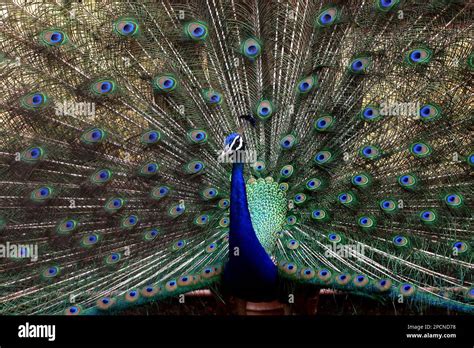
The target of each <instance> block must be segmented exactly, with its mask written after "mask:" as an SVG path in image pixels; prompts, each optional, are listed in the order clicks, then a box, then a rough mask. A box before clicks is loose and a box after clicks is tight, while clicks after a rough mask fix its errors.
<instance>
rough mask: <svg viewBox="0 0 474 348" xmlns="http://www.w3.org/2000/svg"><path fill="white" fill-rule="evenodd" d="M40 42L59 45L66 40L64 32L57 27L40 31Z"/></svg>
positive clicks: (46, 44)
mask: <svg viewBox="0 0 474 348" xmlns="http://www.w3.org/2000/svg"><path fill="white" fill-rule="evenodd" d="M39 37H40V42H41V44H42V45H44V46H50V47H52V46H56V47H57V46H61V45H63V44H64V43H65V42H67V40H68V37H67V35H66V33H65V32H64V31H62V30H59V29H48V30H44V31H43V32H41V33H40V36H39Z"/></svg>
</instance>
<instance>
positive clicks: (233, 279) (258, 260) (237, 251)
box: [224, 163, 277, 301]
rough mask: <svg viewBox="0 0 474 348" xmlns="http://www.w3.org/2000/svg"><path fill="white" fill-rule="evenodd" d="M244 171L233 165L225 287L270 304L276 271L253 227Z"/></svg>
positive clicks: (248, 298) (237, 293)
mask: <svg viewBox="0 0 474 348" xmlns="http://www.w3.org/2000/svg"><path fill="white" fill-rule="evenodd" d="M243 171H244V164H243V163H234V164H233V167H232V182H231V191H230V231H229V262H228V263H227V265H226V267H225V270H224V286H225V287H226V288H228V289H229V291H230V292H231V293H232V294H233V295H235V296H238V297H241V298H244V299H247V300H250V301H265V300H271V299H273V295H274V291H275V289H276V283H277V268H276V266H275V265H274V263H273V262H272V260H271V259H270V257H269V256H268V255H267V253H266V251H265V249H264V248H263V247H262V245H261V244H260V242H259V240H258V238H257V235H256V234H255V230H254V228H253V226H252V220H251V218H250V212H249V208H248V204H247V193H246V190H245V179H244V174H243Z"/></svg>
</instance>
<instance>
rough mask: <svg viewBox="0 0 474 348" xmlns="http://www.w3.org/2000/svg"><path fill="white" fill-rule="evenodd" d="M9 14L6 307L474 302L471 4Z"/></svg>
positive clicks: (91, 1)
mask: <svg viewBox="0 0 474 348" xmlns="http://www.w3.org/2000/svg"><path fill="white" fill-rule="evenodd" d="M0 6H1V7H0V21H1V29H0V35H1V40H0V69H1V76H2V78H1V82H0V86H1V96H2V97H1V108H0V122H1V123H0V124H1V125H0V241H1V244H0V248H1V249H0V251H1V252H2V255H1V256H2V258H3V259H2V262H1V265H0V287H1V291H0V313H2V314H66V315H77V314H104V313H109V312H114V311H120V310H121V309H124V308H127V307H129V306H136V305H141V304H144V303H149V302H151V301H159V300H161V299H164V298H168V297H174V296H177V295H179V294H183V293H187V292H189V291H192V290H196V289H201V288H208V289H212V291H214V292H215V293H221V292H222V293H223V294H226V293H228V294H230V295H233V296H238V297H241V298H244V299H247V300H253V301H266V300H272V299H275V298H280V299H281V298H282V295H281V294H282V293H283V294H284V291H287V292H288V291H289V292H291V291H292V289H294V288H297V287H298V286H300V285H304V284H306V285H307V286H314V287H315V288H329V289H336V290H341V291H347V292H353V293H355V294H360V295H368V296H371V297H373V298H378V299H381V300H383V299H389V300H396V299H398V300H399V299H402V300H403V302H404V303H405V304H406V305H417V306H418V305H421V306H442V307H447V308H450V309H455V310H459V311H464V312H473V311H474V303H473V299H474V293H473V291H474V290H473V274H474V272H473V269H474V265H473V251H472V250H473V247H474V240H473V237H474V228H473V187H474V186H473V176H472V174H473V172H472V169H473V158H474V155H473V151H474V144H473V139H474V137H473V118H472V115H473V99H472V81H473V70H474V63H473V57H474V53H473V52H474V42H473V37H474V35H473V21H472V18H473V15H474V13H473V11H474V8H473V7H472V4H470V3H469V1H462V0H428V1H425V0H423V1H422V0H414V1H404V0H400V1H390V0H369V1H360V0H349V1H333V2H329V1H310V0H282V1H264V0H234V1H221V0H215V1H214V0H199V1H194V0H193V1H185V0H183V1H178V0H165V1H159V2H147V1H126V2H125V1H96V0H82V1H69V0H68V1H39V0H38V1H36V0H27V1H24V0H21V1H20V0H11V1H7V2H3V3H2V4H1V5H0Z"/></svg>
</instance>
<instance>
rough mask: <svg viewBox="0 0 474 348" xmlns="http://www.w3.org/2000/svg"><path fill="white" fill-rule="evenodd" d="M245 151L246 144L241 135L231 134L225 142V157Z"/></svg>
mask: <svg viewBox="0 0 474 348" xmlns="http://www.w3.org/2000/svg"><path fill="white" fill-rule="evenodd" d="M243 150H245V142H244V139H243V137H242V135H240V134H239V133H231V134H229V135H228V136H227V137H226V138H225V140H224V151H223V154H224V155H225V156H230V155H232V154H234V153H236V152H237V151H243Z"/></svg>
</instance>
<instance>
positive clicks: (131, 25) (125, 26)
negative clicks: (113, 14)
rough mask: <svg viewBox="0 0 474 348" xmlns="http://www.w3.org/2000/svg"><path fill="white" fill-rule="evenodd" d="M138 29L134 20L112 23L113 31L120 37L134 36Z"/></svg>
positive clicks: (128, 19) (124, 19) (127, 19)
mask: <svg viewBox="0 0 474 348" xmlns="http://www.w3.org/2000/svg"><path fill="white" fill-rule="evenodd" d="M138 28H139V26H138V21H137V20H136V19H134V18H123V19H119V20H117V21H116V22H115V23H114V31H115V32H116V33H117V34H119V35H121V36H134V35H136V34H137V33H138Z"/></svg>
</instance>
